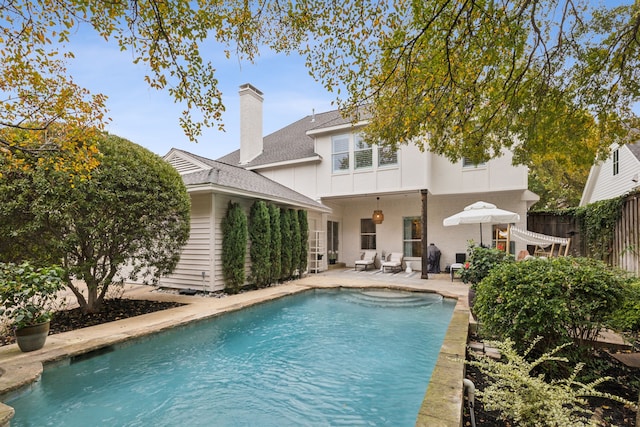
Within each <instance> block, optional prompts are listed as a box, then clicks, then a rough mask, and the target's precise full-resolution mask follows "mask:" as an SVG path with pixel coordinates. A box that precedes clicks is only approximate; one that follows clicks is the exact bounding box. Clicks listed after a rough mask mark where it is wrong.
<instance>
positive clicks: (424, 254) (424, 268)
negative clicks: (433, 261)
mask: <svg viewBox="0 0 640 427" xmlns="http://www.w3.org/2000/svg"><path fill="white" fill-rule="evenodd" d="M427 194H429V190H427V189H424V190H420V197H421V198H422V218H421V221H422V227H421V229H422V236H420V237H421V239H422V240H421V241H420V246H421V249H422V275H421V276H420V278H421V279H428V278H429V275H428V273H427V270H428V269H429V261H428V259H427Z"/></svg>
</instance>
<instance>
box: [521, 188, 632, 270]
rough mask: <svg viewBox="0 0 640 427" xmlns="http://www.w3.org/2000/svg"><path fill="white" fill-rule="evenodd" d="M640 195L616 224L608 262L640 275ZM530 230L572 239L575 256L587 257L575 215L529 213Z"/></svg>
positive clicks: (629, 200) (628, 203)
mask: <svg viewBox="0 0 640 427" xmlns="http://www.w3.org/2000/svg"><path fill="white" fill-rule="evenodd" d="M639 223H640V195H638V194H632V195H630V196H628V197H627V198H626V199H625V201H624V203H623V207H622V215H621V217H620V219H619V220H618V222H617V223H616V228H615V231H614V237H613V242H612V245H611V248H612V251H611V253H610V254H609V255H608V256H607V257H606V259H604V261H605V262H607V263H608V264H610V265H613V266H617V267H620V268H622V269H624V270H627V271H630V272H632V273H634V274H635V275H637V276H640V227H639ZM527 229H528V230H530V231H535V232H537V233H543V234H548V235H550V236H558V237H571V247H570V250H569V253H570V255H571V256H586V255H587V246H586V243H587V242H586V239H584V238H583V236H582V230H581V228H580V224H579V222H578V220H576V218H575V217H574V216H572V215H568V214H567V215H558V214H555V213H546V212H531V213H529V214H527Z"/></svg>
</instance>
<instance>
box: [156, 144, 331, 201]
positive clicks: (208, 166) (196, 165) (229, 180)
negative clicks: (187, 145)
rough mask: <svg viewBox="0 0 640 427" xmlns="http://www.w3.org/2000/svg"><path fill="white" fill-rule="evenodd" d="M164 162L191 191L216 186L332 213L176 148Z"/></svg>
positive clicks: (264, 180)
mask: <svg viewBox="0 0 640 427" xmlns="http://www.w3.org/2000/svg"><path fill="white" fill-rule="evenodd" d="M164 159H165V160H166V161H168V162H169V163H170V164H171V165H172V166H173V167H175V168H176V169H177V170H178V172H180V175H181V176H182V180H183V181H184V183H185V185H186V186H187V188H188V189H189V188H191V189H193V188H196V187H199V186H203V185H204V186H207V185H208V186H211V185H213V186H216V187H218V189H221V190H222V189H225V190H226V192H229V193H234V194H238V195H248V196H251V197H255V198H259V199H266V200H271V201H277V202H280V203H286V204H291V205H294V206H299V207H306V208H311V209H314V210H318V211H323V212H331V208H329V207H327V206H325V205H323V204H322V203H320V202H317V201H315V200H313V199H310V198H309V197H307V196H305V195H303V194H300V193H298V192H296V191H294V190H292V189H290V188H289V187H285V186H284V185H282V184H279V183H277V182H275V181H272V180H270V179H269V178H266V177H264V176H262V175H260V174H259V173H257V172H253V171H249V170H246V169H243V168H241V167H238V166H233V165H229V164H225V163H222V162H219V161H216V160H211V159H207V158H206V157H202V156H198V155H196V154H192V153H189V152H187V151H184V150H179V149H177V148H172V149H171V151H169V153H167V154H166V155H165V156H164Z"/></svg>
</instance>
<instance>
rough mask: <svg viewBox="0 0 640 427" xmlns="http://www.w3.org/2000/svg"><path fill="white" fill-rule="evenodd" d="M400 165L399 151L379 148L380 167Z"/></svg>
mask: <svg viewBox="0 0 640 427" xmlns="http://www.w3.org/2000/svg"><path fill="white" fill-rule="evenodd" d="M397 164H398V151H397V150H395V149H394V148H391V147H385V146H380V147H378V166H391V165H397Z"/></svg>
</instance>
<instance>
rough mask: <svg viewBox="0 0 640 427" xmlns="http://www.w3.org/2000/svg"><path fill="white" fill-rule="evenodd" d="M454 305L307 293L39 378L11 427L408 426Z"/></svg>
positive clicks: (367, 294)
mask: <svg viewBox="0 0 640 427" xmlns="http://www.w3.org/2000/svg"><path fill="white" fill-rule="evenodd" d="M454 305H455V304H454V303H453V302H452V301H449V300H443V299H442V298H441V297H440V296H438V295H433V294H419V293H403V292H390V291H381V290H371V291H363V292H359V291H351V290H330V291H324V290H323V291H312V292H306V293H303V294H299V295H294V296H290V297H286V298H283V299H279V300H276V301H272V302H269V303H265V304H260V305H257V306H253V307H250V308H247V309H243V310H240V311H238V312H234V313H229V314H225V315H223V316H220V317H217V318H214V319H211V320H209V321H206V322H199V323H197V324H195V325H192V326H188V327H183V328H178V329H176V330H173V331H169V332H164V333H161V334H158V335H155V336H153V337H152V338H149V339H145V340H142V341H137V342H135V343H133V344H131V345H126V346H123V347H120V348H118V349H116V350H114V351H112V352H108V353H105V354H101V355H99V356H95V357H92V358H88V359H84V360H78V361H73V362H72V363H70V364H68V365H65V366H58V367H55V368H51V369H46V370H45V372H44V373H43V375H42V379H41V381H40V382H39V383H37V384H36V385H35V386H34V387H33V388H32V390H31V391H29V392H28V393H26V394H24V395H23V396H20V397H19V398H17V399H15V400H13V401H11V402H7V403H8V404H9V405H11V406H13V407H14V408H15V410H16V416H15V418H14V419H13V420H12V421H11V425H12V427H19V426H38V427H41V426H83V427H85V426H154V427H159V426H183V427H187V426H189V427H191V426H305V425H306V426H340V425H348V426H355V425H388V426H394V427H398V426H413V425H414V424H415V421H416V417H417V414H418V410H419V408H420V405H421V402H422V399H423V397H424V393H425V391H426V388H427V385H428V383H429V378H430V376H431V371H432V370H433V367H434V366H435V362H436V359H437V357H438V353H439V350H440V346H441V345H442V341H443V339H444V334H445V332H446V329H447V326H448V324H449V321H450V320H451V315H452V313H453V308H454Z"/></svg>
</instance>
